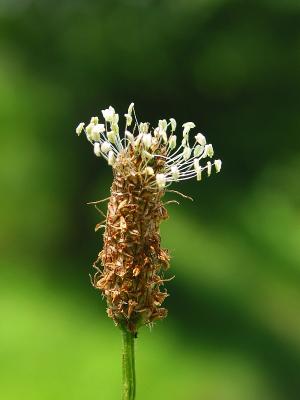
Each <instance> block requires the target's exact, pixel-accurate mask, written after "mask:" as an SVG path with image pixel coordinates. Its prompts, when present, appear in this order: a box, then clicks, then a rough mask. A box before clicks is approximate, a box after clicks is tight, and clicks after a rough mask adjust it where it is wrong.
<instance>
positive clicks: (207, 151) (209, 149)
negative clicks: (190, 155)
mask: <svg viewBox="0 0 300 400" xmlns="http://www.w3.org/2000/svg"><path fill="white" fill-rule="evenodd" d="M205 154H206V155H207V156H208V157H209V158H212V156H213V155H214V149H213V147H212V145H211V144H207V145H206V146H205Z"/></svg>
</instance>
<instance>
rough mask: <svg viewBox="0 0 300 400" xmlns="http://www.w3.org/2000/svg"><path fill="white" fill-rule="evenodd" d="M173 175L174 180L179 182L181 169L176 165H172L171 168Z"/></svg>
mask: <svg viewBox="0 0 300 400" xmlns="http://www.w3.org/2000/svg"><path fill="white" fill-rule="evenodd" d="M171 173H172V178H173V179H174V180H175V181H177V179H178V178H179V175H180V174H179V169H178V168H177V167H176V165H172V167H171Z"/></svg>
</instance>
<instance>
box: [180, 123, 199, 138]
mask: <svg viewBox="0 0 300 400" xmlns="http://www.w3.org/2000/svg"><path fill="white" fill-rule="evenodd" d="M195 126H196V125H195V124H194V122H185V123H184V124H183V125H182V127H183V133H182V135H183V137H185V136H186V135H188V133H189V132H190V130H191V129H192V128H195Z"/></svg>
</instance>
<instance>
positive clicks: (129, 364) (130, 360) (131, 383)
mask: <svg viewBox="0 0 300 400" xmlns="http://www.w3.org/2000/svg"><path fill="white" fill-rule="evenodd" d="M122 339H123V353H122V369H123V393H122V400H134V399H135V362H134V334H133V333H131V332H129V331H128V330H126V329H125V328H124V329H122Z"/></svg>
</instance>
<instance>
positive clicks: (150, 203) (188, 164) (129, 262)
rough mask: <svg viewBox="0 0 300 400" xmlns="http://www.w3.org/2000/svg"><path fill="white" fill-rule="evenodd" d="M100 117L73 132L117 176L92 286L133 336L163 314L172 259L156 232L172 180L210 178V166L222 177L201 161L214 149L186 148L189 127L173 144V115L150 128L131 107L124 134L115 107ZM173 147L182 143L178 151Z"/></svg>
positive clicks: (202, 142)
mask: <svg viewBox="0 0 300 400" xmlns="http://www.w3.org/2000/svg"><path fill="white" fill-rule="evenodd" d="M102 116H103V119H104V121H102V122H101V121H100V122H99V119H98V117H92V119H91V120H90V122H89V124H88V125H87V126H85V124H84V123H83V122H81V123H80V124H79V125H78V126H77V128H76V133H77V134H78V135H79V134H80V133H81V132H82V131H84V133H85V135H86V138H87V140H88V141H89V142H90V143H91V145H92V146H93V151H94V154H95V155H96V156H97V157H101V158H104V159H105V160H106V161H107V163H108V164H109V165H110V166H111V167H112V170H113V178H114V179H113V183H112V186H111V195H110V198H109V203H108V210H107V215H106V223H105V225H104V228H105V232H104V245H103V250H102V251H101V252H100V253H99V255H98V258H97V260H96V261H95V263H94V267H95V268H96V271H97V272H96V273H95V275H94V278H93V285H94V287H95V288H96V289H99V290H100V291H101V292H102V294H103V296H104V297H105V298H106V301H107V313H108V316H109V317H110V318H112V319H113V321H114V322H115V324H116V325H119V326H122V327H125V328H126V329H127V330H129V331H131V332H133V333H135V332H136V331H137V329H138V328H139V327H140V326H141V325H145V324H147V325H151V324H152V323H153V322H155V321H157V320H159V319H163V318H164V317H166V315H167V310H166V309H165V308H164V307H162V304H163V302H164V300H165V298H166V297H167V296H168V293H167V291H166V289H164V282H165V279H164V278H163V274H164V271H165V270H167V269H168V268H169V261H170V256H169V254H168V251H167V250H166V249H163V248H162V247H161V239H160V233H159V226H160V223H161V222H162V221H163V220H165V219H167V218H168V213H167V210H166V208H165V207H164V205H163V202H162V197H163V196H164V194H165V191H166V190H167V188H168V187H169V186H170V185H171V184H172V182H179V181H183V180H186V179H191V178H195V179H197V180H198V181H200V180H201V179H202V176H204V175H203V174H202V172H203V171H205V170H206V173H207V176H209V175H210V174H211V172H212V166H213V165H214V167H215V168H214V169H215V171H216V172H220V170H221V165H222V163H221V160H216V161H214V162H212V161H207V162H206V161H205V159H206V158H207V157H208V158H212V157H213V147H212V145H211V144H206V138H205V136H204V135H203V134H202V133H198V134H197V135H196V136H194V138H195V141H194V143H193V144H190V139H189V137H190V131H191V130H193V129H194V128H195V124H194V123H193V122H187V123H185V124H183V125H182V128H183V129H182V132H181V135H180V136H183V139H182V140H180V139H179V140H176V138H177V136H176V133H175V130H176V127H177V123H176V121H175V119H174V118H171V119H169V122H168V121H167V120H166V119H162V120H159V122H158V126H157V127H155V128H154V129H151V127H150V124H148V123H145V122H144V123H139V122H138V121H137V119H136V114H135V109H134V103H131V104H130V106H129V108H128V111H127V113H126V114H124V116H125V124H124V125H125V129H124V134H123V135H121V134H120V133H119V125H118V124H119V115H118V114H116V112H115V109H114V108H113V107H112V106H110V107H109V108H107V109H105V110H102ZM132 122H134V124H132ZM176 142H178V143H180V142H181V144H180V145H179V146H177V149H176ZM203 162H204V163H203ZM200 163H202V164H203V165H202V166H201V164H200ZM98 227H103V225H101V224H98V225H97V226H96V229H98Z"/></svg>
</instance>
